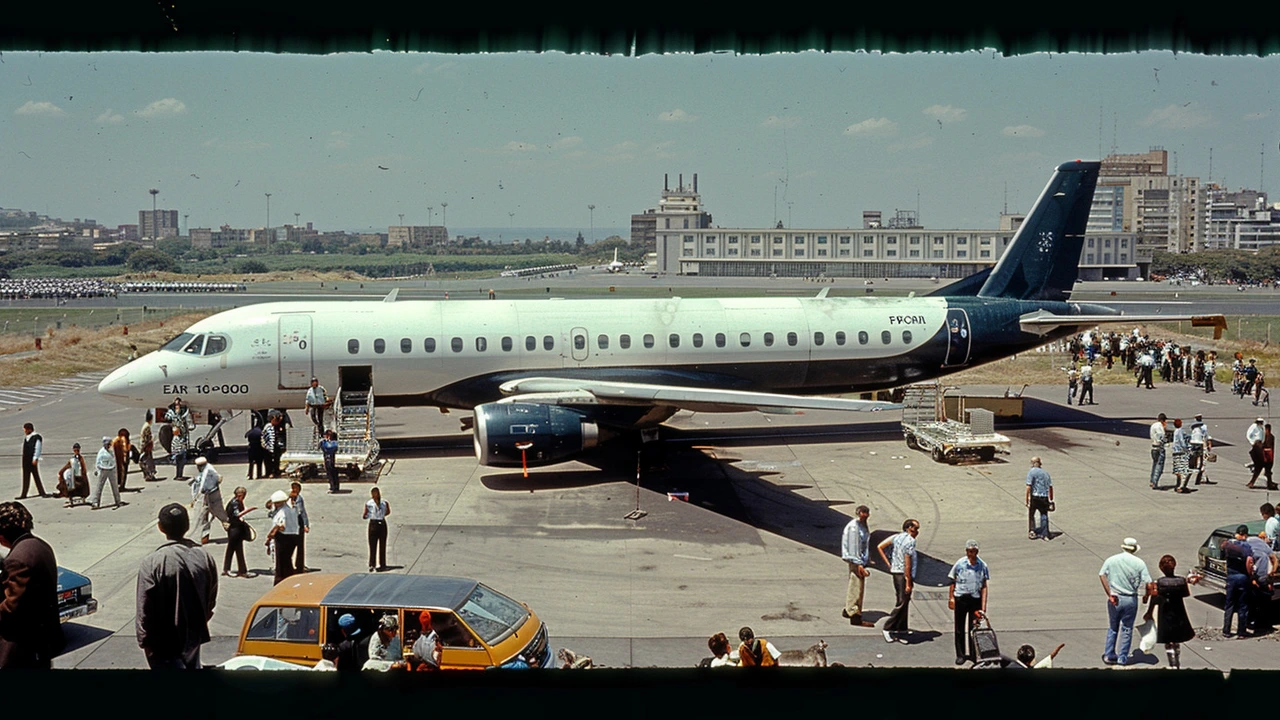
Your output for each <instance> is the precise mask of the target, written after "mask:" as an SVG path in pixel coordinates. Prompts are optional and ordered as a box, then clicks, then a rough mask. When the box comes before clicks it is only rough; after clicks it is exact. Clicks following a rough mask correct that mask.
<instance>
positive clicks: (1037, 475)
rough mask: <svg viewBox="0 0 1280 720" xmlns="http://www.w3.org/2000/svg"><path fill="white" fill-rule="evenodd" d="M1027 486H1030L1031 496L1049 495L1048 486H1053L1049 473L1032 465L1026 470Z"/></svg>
mask: <svg viewBox="0 0 1280 720" xmlns="http://www.w3.org/2000/svg"><path fill="white" fill-rule="evenodd" d="M1027 486H1028V487H1030V488H1031V495H1032V497H1049V488H1051V487H1053V480H1051V479H1050V478H1049V473H1047V472H1045V471H1044V470H1042V469H1040V468H1038V467H1033V468H1031V469H1030V470H1028V471H1027Z"/></svg>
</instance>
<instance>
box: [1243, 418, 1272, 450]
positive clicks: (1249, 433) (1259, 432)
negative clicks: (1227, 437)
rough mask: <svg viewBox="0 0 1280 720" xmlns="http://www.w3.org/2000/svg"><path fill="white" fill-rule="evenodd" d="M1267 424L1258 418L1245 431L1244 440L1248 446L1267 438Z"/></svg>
mask: <svg viewBox="0 0 1280 720" xmlns="http://www.w3.org/2000/svg"><path fill="white" fill-rule="evenodd" d="M1266 422H1267V421H1266V420H1263V419H1262V418H1258V419H1257V420H1254V421H1253V424H1252V425H1250V426H1249V428H1248V429H1247V430H1245V431H1244V440H1245V442H1246V443H1247V444H1249V445H1253V443H1254V441H1258V440H1262V439H1263V438H1265V437H1266V436H1267V432H1266Z"/></svg>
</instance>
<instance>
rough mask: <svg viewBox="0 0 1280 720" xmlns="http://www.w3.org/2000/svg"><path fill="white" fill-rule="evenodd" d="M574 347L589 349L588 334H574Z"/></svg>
mask: <svg viewBox="0 0 1280 720" xmlns="http://www.w3.org/2000/svg"><path fill="white" fill-rule="evenodd" d="M573 349H574V350H586V349H587V336H586V335H574V336H573Z"/></svg>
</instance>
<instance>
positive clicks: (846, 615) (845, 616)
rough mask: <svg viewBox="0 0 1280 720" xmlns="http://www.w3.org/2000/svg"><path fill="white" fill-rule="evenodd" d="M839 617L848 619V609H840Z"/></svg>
mask: <svg viewBox="0 0 1280 720" xmlns="http://www.w3.org/2000/svg"><path fill="white" fill-rule="evenodd" d="M840 617H842V618H845V619H848V618H849V611H848V610H841V611H840Z"/></svg>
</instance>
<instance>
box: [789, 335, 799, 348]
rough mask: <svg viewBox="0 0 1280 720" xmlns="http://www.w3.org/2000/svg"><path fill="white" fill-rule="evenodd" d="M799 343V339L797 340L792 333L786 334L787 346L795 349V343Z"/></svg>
mask: <svg viewBox="0 0 1280 720" xmlns="http://www.w3.org/2000/svg"><path fill="white" fill-rule="evenodd" d="M799 341H800V338H799V337H798V336H797V335H796V334H795V333H793V332H789V333H787V344H788V345H790V346H791V347H795V345H796V343H797V342H799Z"/></svg>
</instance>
